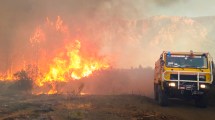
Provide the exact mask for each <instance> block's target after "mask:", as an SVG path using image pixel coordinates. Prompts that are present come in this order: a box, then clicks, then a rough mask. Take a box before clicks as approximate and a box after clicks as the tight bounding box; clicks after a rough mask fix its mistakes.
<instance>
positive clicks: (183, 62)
mask: <svg viewBox="0 0 215 120" xmlns="http://www.w3.org/2000/svg"><path fill="white" fill-rule="evenodd" d="M166 66H167V67H176V68H177V67H178V68H208V64H207V57H206V56H205V55H196V56H192V57H191V56H189V55H166Z"/></svg>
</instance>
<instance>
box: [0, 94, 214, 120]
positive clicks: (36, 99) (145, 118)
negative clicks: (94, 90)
mask: <svg viewBox="0 0 215 120" xmlns="http://www.w3.org/2000/svg"><path fill="white" fill-rule="evenodd" d="M214 113H215V106H210V107H208V108H205V109H201V108H196V107H195V106H194V105H193V103H192V102H184V101H179V100H172V101H171V102H170V106H169V107H160V106H159V105H157V104H156V103H155V102H154V101H153V100H152V99H150V98H146V97H143V96H135V95H120V96H80V97H68V96H62V95H52V96H47V95H40V96H13V97H11V96H10V97H8V96H7V97H6V96H1V97H0V119H1V120H203V119H207V120H214V118H215V114H214Z"/></svg>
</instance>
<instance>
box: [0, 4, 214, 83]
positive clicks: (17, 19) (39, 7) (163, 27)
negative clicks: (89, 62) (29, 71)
mask: <svg viewBox="0 0 215 120" xmlns="http://www.w3.org/2000/svg"><path fill="white" fill-rule="evenodd" d="M185 3H187V4H188V5H191V4H192V3H194V2H186V1H185V0H133V1H131V0H63V1H60V0H46V1H44V0H19V1H14V0H1V1H0V16H1V19H0V63H1V64H0V71H1V72H6V71H8V70H12V72H15V70H17V69H20V68H22V66H23V64H28V63H26V62H28V61H31V60H33V58H32V56H34V54H33V52H34V51H33V50H32V48H31V46H30V44H29V38H30V36H31V35H32V34H33V32H34V31H35V28H36V27H38V26H39V25H41V26H43V24H44V21H45V20H46V18H47V17H48V18H49V19H51V20H55V19H56V18H57V16H61V18H62V19H63V21H64V23H65V24H67V25H68V29H69V30H70V32H71V33H70V34H71V36H74V38H76V37H80V36H82V37H81V38H83V40H82V41H84V42H83V44H85V46H87V44H88V43H90V44H93V45H94V46H96V48H98V52H99V54H100V55H102V56H108V57H109V60H110V61H111V64H112V66H113V67H115V68H131V67H132V66H134V67H137V66H139V65H142V66H143V67H148V66H149V67H153V65H154V62H155V61H156V59H157V58H158V57H159V54H160V53H161V52H162V51H164V50H169V51H190V50H193V51H205V52H211V53H212V56H215V52H214V48H213V46H214V44H215V43H214V37H213V33H214V28H215V22H214V21H215V17H195V18H194V17H186V15H185V17H184V16H180V17H179V16H177V15H178V13H179V14H180V15H181V14H182V13H183V12H186V10H179V8H178V6H177V5H179V6H181V7H183V6H184V5H185ZM197 3H200V2H197ZM195 5H196V4H195ZM185 6H186V5H185ZM166 7H167V8H168V9H166ZM187 7H188V6H187ZM193 8H195V6H193ZM170 9H172V11H170ZM166 10H168V11H166ZM174 10H176V11H180V12H175V15H174V12H173V11H174ZM162 12H163V13H167V14H166V15H171V16H163V15H165V14H162ZM201 13H203V12H201ZM189 14H193V13H192V12H191V13H189ZM196 15H197V14H196V13H195V14H194V16H196ZM53 36H54V35H53ZM54 39H55V38H54V37H53V39H49V40H47V42H46V44H44V45H43V47H44V48H46V49H48V51H50V52H52V50H54V49H58V48H60V47H59V46H58V45H60V44H58V43H56V42H55V40H54ZM58 42H59V41H58ZM59 43H60V42H59ZM52 46H53V47H52ZM50 47H52V48H50ZM49 48H50V49H49ZM91 48H92V46H89V48H88V49H87V51H88V50H90V49H91ZM92 49H93V48H92ZM29 59H30V60H29ZM13 70H14V71H13ZM142 74H143V75H146V74H148V73H146V72H144V73H142ZM152 74H153V73H152ZM150 76H152V75H150ZM147 77H148V76H147ZM149 79H150V80H153V78H149ZM128 83H129V82H128Z"/></svg>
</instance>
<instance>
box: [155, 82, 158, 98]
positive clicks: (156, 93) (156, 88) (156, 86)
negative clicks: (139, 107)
mask: <svg viewBox="0 0 215 120" xmlns="http://www.w3.org/2000/svg"><path fill="white" fill-rule="evenodd" d="M154 99H155V101H158V84H154Z"/></svg>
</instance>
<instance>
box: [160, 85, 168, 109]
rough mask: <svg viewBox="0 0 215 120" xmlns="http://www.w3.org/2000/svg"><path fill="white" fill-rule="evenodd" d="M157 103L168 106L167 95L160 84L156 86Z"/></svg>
mask: <svg viewBox="0 0 215 120" xmlns="http://www.w3.org/2000/svg"><path fill="white" fill-rule="evenodd" d="M158 104H159V105H161V106H168V96H167V95H166V93H165V91H164V90H162V89H161V86H160V85H159V86H158Z"/></svg>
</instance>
